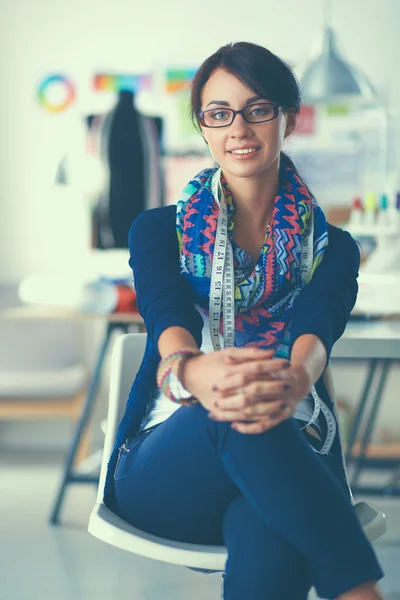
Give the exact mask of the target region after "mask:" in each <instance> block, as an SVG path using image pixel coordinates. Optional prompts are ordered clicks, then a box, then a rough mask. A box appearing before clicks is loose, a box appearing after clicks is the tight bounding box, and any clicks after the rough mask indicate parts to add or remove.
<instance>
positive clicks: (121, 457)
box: [114, 423, 161, 480]
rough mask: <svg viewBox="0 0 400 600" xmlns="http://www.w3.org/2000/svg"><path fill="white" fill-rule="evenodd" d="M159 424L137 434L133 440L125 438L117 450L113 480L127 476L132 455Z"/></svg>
mask: <svg viewBox="0 0 400 600" xmlns="http://www.w3.org/2000/svg"><path fill="white" fill-rule="evenodd" d="M160 424H161V423H158V424H157V425H154V426H153V427H150V428H149V429H146V430H145V431H141V432H139V433H138V434H137V435H136V436H135V437H133V438H127V439H126V440H125V442H124V443H123V444H122V446H120V447H119V449H118V457H117V463H116V465H115V470H114V479H115V480H117V479H121V478H122V477H125V476H126V475H129V464H130V463H131V462H132V458H133V455H134V454H135V452H136V451H137V450H138V449H139V447H140V446H141V445H142V443H143V442H144V440H145V439H146V438H147V436H148V435H149V434H150V433H151V432H152V431H153V430H154V429H156V428H157V427H158V425H160Z"/></svg>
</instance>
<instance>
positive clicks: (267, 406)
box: [210, 400, 287, 421]
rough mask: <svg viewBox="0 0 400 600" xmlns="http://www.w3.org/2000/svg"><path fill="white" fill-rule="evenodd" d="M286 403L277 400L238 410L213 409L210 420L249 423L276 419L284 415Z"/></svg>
mask: <svg viewBox="0 0 400 600" xmlns="http://www.w3.org/2000/svg"><path fill="white" fill-rule="evenodd" d="M286 406H287V403H286V402H282V401H281V400H277V401H275V402H269V403H259V404H256V405H255V406H250V407H247V408H244V409H239V410H232V409H230V410H220V409H218V408H214V409H213V410H212V412H211V413H210V418H213V419H214V420H215V421H248V420H249V421H251V420H260V419H262V418H277V417H278V416H280V415H281V414H284V411H285V410H286Z"/></svg>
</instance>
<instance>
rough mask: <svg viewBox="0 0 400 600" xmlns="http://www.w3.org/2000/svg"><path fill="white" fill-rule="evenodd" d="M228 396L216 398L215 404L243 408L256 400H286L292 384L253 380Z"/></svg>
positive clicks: (225, 407)
mask: <svg viewBox="0 0 400 600" xmlns="http://www.w3.org/2000/svg"><path fill="white" fill-rule="evenodd" d="M235 391H236V393H234V394H230V395H229V396H222V397H221V396H220V397H219V398H216V400H215V405H216V406H217V407H218V408H219V409H222V410H228V409H234V410H238V409H243V408H245V407H246V406H252V405H254V404H256V403H257V402H260V401H264V402H271V401H274V400H277V399H279V400H288V399H289V397H290V394H291V391H292V386H291V385H290V384H289V383H287V382H286V381H260V380H259V381H255V382H252V383H249V384H248V385H246V386H243V387H241V388H239V389H238V390H235Z"/></svg>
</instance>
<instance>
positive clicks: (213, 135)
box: [201, 69, 295, 177]
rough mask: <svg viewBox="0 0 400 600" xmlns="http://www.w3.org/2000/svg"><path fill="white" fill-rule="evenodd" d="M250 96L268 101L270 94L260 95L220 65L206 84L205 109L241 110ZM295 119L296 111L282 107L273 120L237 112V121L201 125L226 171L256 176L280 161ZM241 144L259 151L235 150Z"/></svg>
mask: <svg viewBox="0 0 400 600" xmlns="http://www.w3.org/2000/svg"><path fill="white" fill-rule="evenodd" d="M250 99H256V100H254V101H259V100H263V101H264V102H268V98H259V97H258V96H257V95H256V94H255V93H254V91H253V90H251V89H250V88H248V87H247V86H246V85H245V84H244V83H242V81H240V79H238V78H237V77H236V76H235V75H232V74H231V73H228V72H227V71H225V70H223V69H217V70H216V71H214V72H213V73H212V75H211V76H210V78H209V79H208V81H207V83H206V84H205V85H204V87H203V90H202V95H201V110H207V109H208V110H209V109H218V108H220V109H221V110H223V109H226V108H232V109H233V110H240V109H242V108H244V107H245V106H246V104H248V103H249V100H250ZM221 102H222V103H221ZM252 102H253V100H252ZM225 103H226V104H225ZM294 119H295V117H294V115H292V114H290V115H286V114H285V113H283V112H282V111H279V114H278V117H277V118H276V119H273V120H272V121H267V122H264V123H247V122H246V121H245V120H244V118H243V116H242V115H236V117H235V119H234V121H233V123H232V124H231V125H228V126H227V127H220V128H210V127H201V131H202V134H203V137H204V138H205V140H206V141H207V142H208V145H209V149H210V152H211V154H212V156H213V157H214V159H215V161H216V162H217V163H218V164H219V165H220V167H221V168H222V170H223V171H227V172H229V173H231V174H232V175H233V176H237V177H253V176H257V175H259V174H260V173H261V172H262V171H265V170H266V169H268V167H269V166H270V165H271V164H272V163H274V162H275V161H276V159H277V158H278V156H279V154H280V152H281V149H282V146H283V142H284V139H285V137H286V136H287V135H288V134H289V133H290V131H291V130H292V128H293V127H294ZM237 148H251V149H253V150H255V152H251V153H246V154H235V153H234V152H233V151H234V150H235V149H237Z"/></svg>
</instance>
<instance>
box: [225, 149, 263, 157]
mask: <svg viewBox="0 0 400 600" xmlns="http://www.w3.org/2000/svg"><path fill="white" fill-rule="evenodd" d="M260 149H261V148H237V149H236V150H228V152H229V154H231V155H232V156H234V157H235V158H240V159H241V160H243V159H244V158H250V157H252V156H254V155H255V154H256V153H257V152H258V151H259V150H260Z"/></svg>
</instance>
